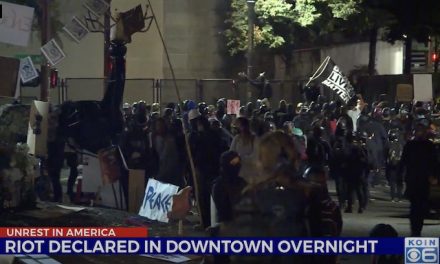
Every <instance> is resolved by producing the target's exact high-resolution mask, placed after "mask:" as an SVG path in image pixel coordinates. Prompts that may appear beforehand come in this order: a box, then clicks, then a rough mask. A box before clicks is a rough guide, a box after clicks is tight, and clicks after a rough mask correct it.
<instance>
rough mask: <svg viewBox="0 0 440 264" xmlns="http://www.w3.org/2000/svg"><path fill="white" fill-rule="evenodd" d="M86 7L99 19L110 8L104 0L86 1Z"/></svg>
mask: <svg viewBox="0 0 440 264" xmlns="http://www.w3.org/2000/svg"><path fill="white" fill-rule="evenodd" d="M84 6H85V7H86V8H87V9H88V10H89V11H90V12H92V13H93V14H94V15H95V16H97V17H100V16H102V15H104V14H105V13H106V12H107V10H108V9H109V8H110V5H109V4H108V3H107V2H106V1H104V0H86V2H85V3H84Z"/></svg>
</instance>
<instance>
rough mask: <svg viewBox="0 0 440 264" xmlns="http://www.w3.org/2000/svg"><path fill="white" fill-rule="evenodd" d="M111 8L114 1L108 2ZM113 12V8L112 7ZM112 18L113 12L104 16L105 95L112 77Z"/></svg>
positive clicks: (108, 0) (109, 0)
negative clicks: (107, 83) (108, 80)
mask: <svg viewBox="0 0 440 264" xmlns="http://www.w3.org/2000/svg"><path fill="white" fill-rule="evenodd" d="M106 1H107V3H108V4H109V6H111V2H112V0H106ZM110 10H111V7H110ZM110 16H111V12H110V11H109V12H106V13H105V15H104V76H103V77H104V84H103V85H104V93H105V90H106V89H107V85H106V81H107V79H108V78H109V76H110V61H111V60H110Z"/></svg>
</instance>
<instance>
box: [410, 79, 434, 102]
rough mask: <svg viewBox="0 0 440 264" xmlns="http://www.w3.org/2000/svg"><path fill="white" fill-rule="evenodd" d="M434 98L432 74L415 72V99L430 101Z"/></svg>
mask: <svg viewBox="0 0 440 264" xmlns="http://www.w3.org/2000/svg"><path fill="white" fill-rule="evenodd" d="M432 99H433V96H432V75H431V74H414V100H415V101H420V102H430V101H432Z"/></svg>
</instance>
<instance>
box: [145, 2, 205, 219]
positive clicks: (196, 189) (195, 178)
mask: <svg viewBox="0 0 440 264" xmlns="http://www.w3.org/2000/svg"><path fill="white" fill-rule="evenodd" d="M148 4H149V6H150V9H151V14H152V16H153V20H154V23H155V24H156V28H157V31H158V33H159V37H160V40H161V41H162V45H163V48H164V51H165V55H166V58H167V61H168V64H169V66H170V71H171V76H172V78H173V84H174V88H175V91H176V94H177V100H178V101H179V103H180V104H181V105H183V100H182V97H181V96H180V91H179V89H178V87H177V81H176V76H175V74H174V69H173V67H172V65H171V60H170V55H169V53H168V49H167V47H166V45H165V40H164V38H163V35H162V31H161V30H160V27H159V23H158V22H157V19H156V15H155V14H154V10H153V6H152V5H151V1H150V0H148ZM182 123H183V128H182V129H183V134H184V136H185V146H186V152H187V155H188V160H189V164H190V167H191V174H192V178H193V181H194V192H195V197H196V201H197V210H198V211H199V220H200V224H201V225H202V226H204V223H203V218H202V211H201V207H200V189H199V179H198V175H197V173H196V168H195V166H194V160H193V157H192V154H191V148H190V146H189V137H188V133H186V127H185V122H182Z"/></svg>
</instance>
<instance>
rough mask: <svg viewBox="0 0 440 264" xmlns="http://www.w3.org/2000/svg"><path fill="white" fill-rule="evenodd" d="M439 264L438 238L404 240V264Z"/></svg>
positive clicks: (408, 238) (410, 238) (409, 238)
mask: <svg viewBox="0 0 440 264" xmlns="http://www.w3.org/2000/svg"><path fill="white" fill-rule="evenodd" d="M409 263H411V264H422V263H423V264H431V263H439V239H438V238H418V237H407V238H405V264H409Z"/></svg>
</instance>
